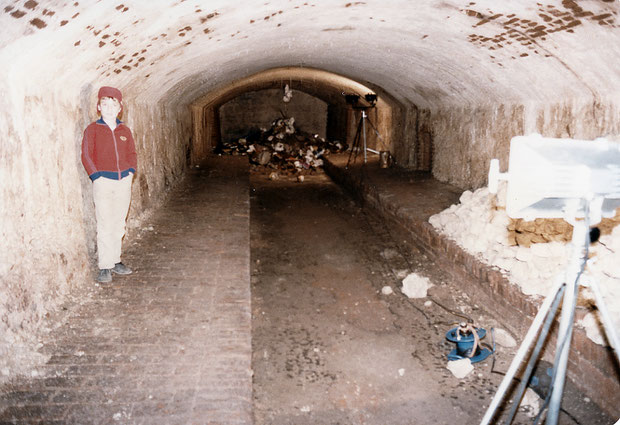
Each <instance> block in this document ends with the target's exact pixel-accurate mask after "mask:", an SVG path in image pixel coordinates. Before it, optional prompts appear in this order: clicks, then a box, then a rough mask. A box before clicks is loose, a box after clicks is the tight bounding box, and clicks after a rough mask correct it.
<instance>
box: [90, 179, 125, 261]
mask: <svg viewBox="0 0 620 425" xmlns="http://www.w3.org/2000/svg"><path fill="white" fill-rule="evenodd" d="M132 179H133V174H131V173H129V175H128V176H127V177H124V178H122V179H121V180H112V179H106V178H105V177H99V178H98V179H96V180H95V181H94V182H93V197H94V199H95V217H96V218H97V252H98V254H99V268H100V269H111V268H113V267H114V265H115V264H116V263H120V261H121V247H122V242H123V236H124V235H125V221H126V219H127V213H128V211H129V202H130V201H131V181H132Z"/></svg>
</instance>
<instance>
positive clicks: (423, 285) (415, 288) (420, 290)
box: [402, 273, 431, 298]
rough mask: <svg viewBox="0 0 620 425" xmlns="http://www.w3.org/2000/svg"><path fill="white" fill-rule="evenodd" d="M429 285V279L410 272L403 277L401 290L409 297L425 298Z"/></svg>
mask: <svg viewBox="0 0 620 425" xmlns="http://www.w3.org/2000/svg"><path fill="white" fill-rule="evenodd" d="M430 286H431V281H430V280H429V279H428V278H427V277H424V276H420V275H418V274H417V273H411V274H409V276H407V277H406V278H404V279H403V287H402V291H403V294H405V295H407V296H408V297H409V298H425V297H426V295H427V292H428V288H429V287H430Z"/></svg>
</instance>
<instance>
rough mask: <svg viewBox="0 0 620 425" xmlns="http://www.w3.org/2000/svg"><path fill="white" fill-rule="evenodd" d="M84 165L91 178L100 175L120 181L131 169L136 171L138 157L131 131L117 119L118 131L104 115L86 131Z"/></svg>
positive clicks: (83, 151) (93, 178)
mask: <svg viewBox="0 0 620 425" xmlns="http://www.w3.org/2000/svg"><path fill="white" fill-rule="evenodd" d="M82 164H84V168H85V169H86V172H87V173H88V176H89V177H90V179H91V180H93V181H94V180H96V179H98V178H99V177H106V178H108V179H113V180H120V179H122V178H123V177H126V176H127V175H128V174H129V172H132V173H134V174H135V173H136V168H137V167H138V157H137V155H136V146H135V144H134V141H133V136H132V135H131V130H130V129H129V127H127V126H126V125H125V124H123V123H122V122H121V121H120V120H118V119H117V120H116V128H115V129H114V131H112V129H110V127H108V125H107V124H106V123H105V122H104V121H103V118H100V119H99V120H97V121H95V122H94V123H92V124H90V125H89V126H88V127H86V130H84V138H83V139H82Z"/></svg>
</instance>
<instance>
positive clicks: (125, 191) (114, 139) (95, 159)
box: [82, 87, 137, 283]
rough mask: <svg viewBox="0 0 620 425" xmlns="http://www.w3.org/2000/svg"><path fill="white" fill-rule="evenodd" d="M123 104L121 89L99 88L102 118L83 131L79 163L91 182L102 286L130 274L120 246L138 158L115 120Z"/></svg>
mask: <svg viewBox="0 0 620 425" xmlns="http://www.w3.org/2000/svg"><path fill="white" fill-rule="evenodd" d="M122 101H123V96H122V94H121V92H120V90H118V89H116V88H114V87H101V89H99V93H98V102H97V111H98V112H99V113H100V114H101V118H99V119H98V120H97V121H95V122H93V123H91V124H90V125H89V126H88V127H87V128H86V130H85V131H84V138H83V139H82V164H83V165H84V168H85V169H86V172H87V173H88V176H89V177H90V179H91V180H92V181H93V197H94V200H95V217H96V219H97V252H98V255H99V261H98V264H99V275H98V276H97V281H98V282H101V283H107V282H111V281H112V273H116V274H121V275H125V274H130V273H131V269H130V268H129V267H127V266H125V265H124V264H123V263H122V262H121V246H122V240H123V236H124V235H125V220H126V219H127V213H128V211H129V203H130V201H131V181H132V179H133V175H134V174H135V172H136V168H137V155H136V147H135V144H134V140H133V136H132V134H131V130H130V129H129V127H127V126H126V125H125V124H123V122H121V121H120V119H119V118H118V117H119V116H120V115H121V111H122V109H123V103H122Z"/></svg>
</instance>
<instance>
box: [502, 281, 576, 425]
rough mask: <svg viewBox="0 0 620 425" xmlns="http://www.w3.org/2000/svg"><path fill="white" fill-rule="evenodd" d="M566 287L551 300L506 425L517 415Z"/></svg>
mask: <svg viewBox="0 0 620 425" xmlns="http://www.w3.org/2000/svg"><path fill="white" fill-rule="evenodd" d="M565 289H566V286H562V287H561V288H560V290H559V291H558V293H557V294H555V298H554V299H553V304H552V305H551V310H550V311H549V314H548V315H547V318H546V319H545V324H544V325H543V328H542V331H541V332H540V335H538V340H537V341H536V345H535V346H534V350H533V351H532V355H531V356H530V360H529V362H528V363H527V367H526V368H525V372H523V376H522V377H521V383H520V384H519V388H518V389H517V395H516V396H515V397H514V400H513V404H512V407H511V409H510V413H509V414H508V418H507V419H506V422H505V423H506V425H510V424H511V423H512V420H513V419H514V417H515V415H516V414H517V409H518V408H519V403H520V402H521V398H522V397H523V393H524V392H525V389H526V387H527V384H529V382H530V377H531V376H532V371H533V370H534V366H535V365H536V361H537V360H538V356H539V354H540V350H541V349H542V347H543V344H544V343H545V340H546V339H547V334H549V329H551V325H552V324H553V319H555V314H556V313H557V311H558V307H559V305H560V300H561V299H562V295H563V294H564V290H565Z"/></svg>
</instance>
